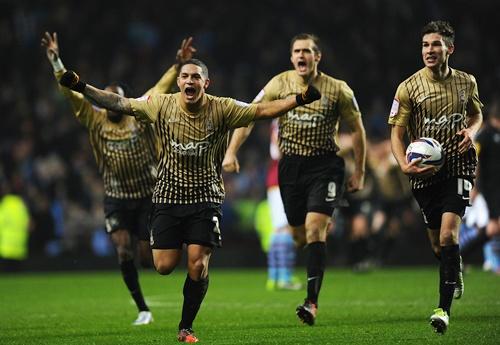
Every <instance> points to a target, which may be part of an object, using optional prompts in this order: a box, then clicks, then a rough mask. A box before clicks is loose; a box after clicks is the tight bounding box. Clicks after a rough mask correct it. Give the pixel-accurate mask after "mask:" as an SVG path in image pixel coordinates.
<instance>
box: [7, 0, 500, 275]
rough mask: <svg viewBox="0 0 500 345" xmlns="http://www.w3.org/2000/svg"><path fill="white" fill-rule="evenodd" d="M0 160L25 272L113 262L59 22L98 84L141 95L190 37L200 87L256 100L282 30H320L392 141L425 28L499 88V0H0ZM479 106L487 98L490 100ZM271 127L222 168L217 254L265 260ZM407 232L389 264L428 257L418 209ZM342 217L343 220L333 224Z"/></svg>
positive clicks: (326, 61)
mask: <svg viewBox="0 0 500 345" xmlns="http://www.w3.org/2000/svg"><path fill="white" fill-rule="evenodd" d="M0 4H1V6H2V11H1V14H0V48H1V51H2V54H1V56H2V57H1V60H2V63H1V65H0V69H1V71H2V72H1V76H2V77H1V78H0V85H1V86H0V110H1V114H2V120H1V125H0V159H1V161H0V164H1V168H2V170H3V175H4V176H3V179H4V181H5V182H7V183H8V185H9V186H10V188H11V189H12V190H13V191H15V192H16V193H19V194H21V195H22V196H23V198H24V199H25V201H26V203H27V205H28V206H29V209H30V213H31V218H32V225H31V227H30V241H29V258H28V260H27V261H26V262H25V263H24V264H23V266H22V267H23V268H24V269H33V270H35V269H42V268H43V269H47V268H50V269H62V268H64V269H71V268H113V267H115V260H116V259H115V258H114V254H113V251H112V248H111V247H110V246H109V243H107V242H106V235H105V234H104V232H103V230H102V227H103V215H102V192H103V191H102V182H101V179H100V177H99V176H98V173H97V170H96V165H95V163H94V159H93V157H92V153H91V148H90V145H89V143H88V138H87V133H86V131H85V129H84V128H83V127H81V126H80V125H79V124H78V122H77V121H76V120H75V118H74V116H73V115H72V113H71V111H70V108H69V105H68V104H67V102H65V100H64V99H63V98H62V97H61V96H60V95H59V93H58V91H57V88H56V85H55V82H54V78H53V75H52V72H51V67H50V65H49V64H48V62H47V60H46V57H45V52H44V51H43V50H42V49H41V47H40V38H41V37H42V34H43V32H44V31H56V32H58V33H59V43H60V47H61V56H62V58H63V61H64V63H65V65H66V67H68V68H72V69H75V70H76V71H79V73H80V74H81V75H82V78H84V79H85V80H87V81H89V82H92V83H93V84H94V85H96V86H99V87H104V86H105V85H106V83H108V82H109V81H115V80H118V81H122V82H125V83H126V84H128V85H130V86H131V87H132V90H133V91H132V95H133V96H140V95H141V93H142V92H144V91H145V90H147V89H148V88H149V87H150V86H151V85H153V84H154V83H155V82H156V80H157V79H158V78H159V77H160V76H161V74H162V73H163V72H164V71H165V70H166V69H167V68H168V67H169V66H170V65H171V64H172V63H173V62H174V56H175V52H176V49H177V47H178V45H179V43H180V41H181V40H182V38H184V37H186V36H189V35H192V36H193V37H194V45H195V47H196V48H197V49H198V52H197V55H196V56H197V57H198V58H200V59H202V60H204V61H205V62H206V63H207V65H208V67H209V70H210V76H211V80H212V84H211V87H210V89H209V93H212V94H215V95H220V96H230V97H234V98H237V99H240V100H243V101H251V100H252V98H253V97H254V96H255V95H256V94H257V93H258V91H259V90H260V89H261V88H262V86H263V85H265V83H266V82H267V81H268V80H269V79H270V77H271V76H273V75H275V74H277V73H278V72H281V71H283V70H285V69H288V68H290V62H289V41H290V38H291V37H292V36H293V35H295V34H297V33H299V32H313V33H316V34H317V35H319V37H320V38H321V41H322V43H321V47H322V52H323V59H322V62H321V64H320V68H321V70H323V71H325V72H326V73H328V74H330V75H333V76H335V77H336V78H339V79H343V80H346V81H347V82H348V83H349V84H350V85H351V87H352V88H353V89H354V91H355V93H356V96H357V100H358V103H359V104H360V107H361V110H362V113H363V116H364V123H365V126H366V128H367V135H368V138H369V139H370V140H371V141H372V142H379V141H380V140H382V139H384V138H387V135H388V129H387V125H386V118H387V112H388V110H389V108H390V104H391V102H392V97H393V94H394V91H395V89H396V87H397V85H398V83H399V82H400V81H401V80H403V79H404V78H406V77H407V76H409V75H411V74H412V73H413V72H415V71H416V70H417V69H419V68H420V67H421V66H422V62H421V57H420V29H421V27H422V26H423V25H424V24H425V23H427V22H428V21H429V20H433V19H444V20H448V21H450V22H451V23H452V25H453V26H454V27H455V30H456V31H457V37H456V47H457V49H456V52H455V54H454V55H453V56H452V58H451V63H450V64H451V66H452V67H454V68H457V69H462V70H465V71H467V72H469V73H472V74H474V75H475V76H476V78H477V80H478V85H479V92H480V96H481V99H482V101H483V103H485V105H486V106H487V105H488V103H490V101H491V100H492V99H493V97H498V91H499V90H498V85H499V81H500V67H499V66H500V65H499V64H498V61H499V60H500V44H499V41H498V35H497V30H496V23H497V18H496V16H498V13H500V3H498V2H497V1H485V0H479V1H475V2H474V4H473V5H472V4H471V2H470V1H464V0H459V1H433V0H428V1H400V0H378V1H377V0H364V1H327V0H324V1H321V0H310V1H302V2H299V1H284V0H277V1H254V2H252V3H250V2H239V1H190V2H188V3H183V2H171V1H164V2H160V1H156V2H149V1H142V2H134V3H128V2H115V1H108V2H98V1H79V2H76V1H43V2H31V1H30V2H28V1H24V2H23V1H11V2H9V1H0ZM485 113H486V114H487V108H486V109H485ZM268 137H269V135H268V127H267V125H266V124H259V125H258V126H257V130H256V131H254V133H253V135H252V136H251V138H250V139H249V140H248V142H247V143H246V144H245V145H244V147H243V149H242V151H241V154H240V161H241V162H242V163H243V166H242V172H241V173H240V174H239V175H226V176H225V181H226V190H227V200H226V203H225V205H224V212H225V216H224V220H223V225H222V226H223V234H224V238H225V246H224V248H223V249H222V250H219V251H218V252H217V254H216V255H214V258H213V265H214V266H215V267H217V266H223V265H233V266H259V265H261V266H263V265H264V264H265V257H264V254H263V253H262V252H261V250H260V247H259V243H258V239H257V236H256V233H255V230H254V229H253V219H252V214H253V210H254V207H255V205H256V203H257V202H258V201H259V200H261V199H263V198H264V196H265V183H264V181H265V171H266V164H267V160H266V159H265V158H264V157H267V156H268ZM412 219H413V224H412V226H409V225H408V226H407V227H405V228H404V229H402V233H401V235H400V236H399V237H398V239H397V242H396V246H395V248H394V252H393V253H392V254H391V260H390V261H389V262H390V263H391V264H425V263H430V262H433V257H432V255H431V253H430V250H429V249H428V244H427V240H426V236H425V234H424V233H423V232H422V231H423V227H422V224H421V220H420V217H419V215H418V214H417V213H415V214H414V217H413V218H412ZM338 228H341V227H340V226H339V227H338ZM329 246H330V248H331V249H330V251H329V252H330V261H331V263H333V264H339V265H342V264H343V263H345V262H346V256H347V251H346V245H345V234H344V233H342V232H341V231H337V232H335V234H334V235H332V236H331V238H330V239H329Z"/></svg>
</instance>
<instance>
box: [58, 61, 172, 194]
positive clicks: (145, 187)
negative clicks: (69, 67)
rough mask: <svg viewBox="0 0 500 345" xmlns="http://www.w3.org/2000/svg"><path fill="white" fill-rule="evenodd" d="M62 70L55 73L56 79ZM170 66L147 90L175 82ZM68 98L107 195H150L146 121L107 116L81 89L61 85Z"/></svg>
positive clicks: (152, 171) (151, 160)
mask: <svg viewBox="0 0 500 345" xmlns="http://www.w3.org/2000/svg"><path fill="white" fill-rule="evenodd" d="M63 72H64V71H61V72H59V73H56V78H57V79H59V78H60V77H61V75H62V74H63ZM176 75H177V71H176V68H175V67H174V66H173V67H172V68H170V69H169V70H168V71H167V72H166V73H165V74H164V75H163V77H162V78H161V79H160V81H159V82H158V83H157V84H156V85H155V86H154V87H153V88H152V89H150V90H149V91H148V92H147V93H146V94H155V93H159V92H165V91H167V90H168V89H170V88H171V85H173V84H174V83H175V79H176ZM60 90H61V92H62V93H63V94H64V95H65V96H66V97H67V98H68V99H69V100H70V102H71V106H72V108H73V111H74V113H75V115H76V117H77V119H78V120H79V121H80V123H82V124H83V125H84V126H85V127H87V129H88V132H89V139H90V144H91V146H92V150H93V153H94V157H95V160H96V162H97V166H98V169H99V172H100V173H101V175H102V177H103V181H104V193H105V195H106V196H109V197H113V198H118V199H139V198H146V197H151V195H152V193H153V187H154V184H155V182H156V164H157V159H156V138H155V133H154V128H153V127H152V126H151V124H149V123H141V122H139V121H137V120H136V119H135V118H134V117H132V116H123V118H122V119H121V121H120V122H118V123H114V122H111V121H110V120H108V117H107V110H105V109H102V108H98V107H95V106H93V105H92V104H91V103H90V102H89V101H87V100H86V99H85V98H84V97H83V96H82V95H81V94H80V93H77V92H73V91H71V90H69V89H67V88H64V87H60Z"/></svg>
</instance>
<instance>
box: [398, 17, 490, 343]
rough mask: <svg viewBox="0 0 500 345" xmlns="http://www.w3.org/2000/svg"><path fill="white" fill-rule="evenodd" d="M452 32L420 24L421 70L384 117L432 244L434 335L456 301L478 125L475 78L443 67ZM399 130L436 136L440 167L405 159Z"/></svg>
mask: <svg viewBox="0 0 500 345" xmlns="http://www.w3.org/2000/svg"><path fill="white" fill-rule="evenodd" d="M454 37H455V33H454V30H453V28H452V27H451V25H450V24H449V23H447V22H444V21H433V22H430V23H428V24H427V25H426V26H424V28H423V30H422V59H423V62H424V67H423V68H422V69H420V70H419V71H417V72H416V73H415V74H413V75H412V76H411V77H409V78H408V79H406V80H405V81H403V82H402V83H401V84H400V85H399V87H398V89H397V91H396V96H395V98H394V102H393V104H392V108H391V111H390V114H389V121H388V122H389V124H390V125H392V129H391V144H392V152H393V154H394V157H395V158H396V160H397V161H398V164H399V166H400V167H401V170H402V171H403V173H405V174H406V175H408V176H409V178H410V184H411V187H412V192H413V195H414V197H415V199H416V200H417V202H418V204H419V206H420V208H421V210H422V213H423V215H424V220H425V222H426V224H427V227H428V230H427V232H428V236H429V240H430V243H431V246H432V249H433V251H434V253H435V255H436V257H437V258H438V259H439V260H440V269H439V296H440V297H439V305H438V307H437V308H436V309H435V310H434V313H433V314H432V316H431V317H430V323H431V326H432V327H433V329H434V331H435V332H437V333H441V334H443V333H444V332H445V331H446V329H447V327H448V324H449V317H450V309H451V304H452V300H453V297H454V294H455V297H456V298H459V297H460V296H461V293H462V292H463V278H462V276H461V269H460V261H461V260H460V253H459V245H458V230H459V226H460V222H461V217H462V216H463V214H464V211H465V208H466V207H467V206H468V204H469V192H470V190H471V189H472V184H473V179H474V170H475V168H476V164H477V158H476V150H475V148H474V146H473V145H472V138H473V137H474V136H475V134H476V132H477V131H478V129H479V128H480V126H481V122H482V113H481V107H482V104H481V102H480V100H479V95H478V90H477V84H476V80H475V78H474V77H473V76H472V75H470V74H468V73H465V72H462V71H458V70H456V69H452V68H450V67H449V65H448V60H449V58H450V55H451V54H453V52H454V50H455V46H454ZM405 133H407V134H408V137H409V139H410V141H413V140H415V139H418V138H419V137H431V138H434V139H436V140H437V141H439V142H440V143H441V144H442V146H443V149H444V152H445V159H446V161H445V164H444V166H443V167H442V168H441V169H440V170H439V171H437V170H438V169H437V168H436V167H420V166H419V162H420V160H414V161H412V162H411V163H408V162H407V161H406V157H405V148H406V145H405V141H404V135H405ZM455 290H456V291H455Z"/></svg>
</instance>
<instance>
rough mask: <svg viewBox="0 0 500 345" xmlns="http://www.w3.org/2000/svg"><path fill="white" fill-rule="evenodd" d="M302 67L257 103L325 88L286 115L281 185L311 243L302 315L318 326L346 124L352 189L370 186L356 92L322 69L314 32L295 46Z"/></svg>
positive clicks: (239, 136) (227, 163)
mask: <svg viewBox="0 0 500 345" xmlns="http://www.w3.org/2000/svg"><path fill="white" fill-rule="evenodd" d="M290 51H291V57H290V60H291V62H292V64H293V67H294V69H293V70H290V71H286V72H283V73H281V74H278V75H277V76H275V77H274V78H272V79H271V81H269V83H267V85H266V86H265V87H264V89H263V90H262V91H261V92H260V93H259V94H258V95H257V97H256V99H255V101H254V102H255V103H259V102H262V101H269V100H275V99H284V98H286V97H288V95H290V94H294V93H297V92H298V91H299V90H301V89H302V88H304V87H306V86H307V85H313V86H314V87H316V88H317V89H318V90H320V92H321V94H322V97H321V99H320V100H318V101H317V102H314V103H311V104H309V105H305V106H302V107H299V108H297V109H294V110H291V111H289V112H288V113H287V114H286V115H285V116H282V117H280V118H279V137H278V139H279V148H280V151H281V152H282V154H283V157H282V158H281V160H280V162H279V172H278V174H279V187H280V191H281V196H282V199H283V204H284V207H285V213H286V216H287V218H288V222H289V224H290V226H291V227H292V229H293V232H294V236H295V241H296V244H297V246H298V247H302V246H304V245H305V244H307V247H306V249H307V251H308V258H307V296H306V299H305V301H304V303H303V304H301V305H299V306H298V307H297V308H296V313H297V316H298V317H299V318H300V320H301V321H303V322H304V323H307V324H308V325H313V324H314V321H315V318H316V313H317V307H318V295H319V292H320V289H321V283H322V280H323V275H324V271H325V267H326V235H327V229H328V226H329V224H330V222H331V217H332V214H333V211H334V209H335V207H337V206H339V203H340V202H341V200H342V194H343V189H344V188H343V184H344V160H343V159H342V158H341V157H339V156H337V154H336V152H337V151H338V150H339V146H338V145H337V142H336V136H337V130H338V126H339V122H341V121H343V122H346V123H347V125H348V126H349V127H350V129H351V131H352V137H353V142H354V145H353V146H354V158H355V170H354V173H353V175H352V176H350V177H349V179H348V182H347V189H348V191H349V192H355V191H357V190H359V189H361V188H363V184H364V176H365V160H366V137H365V130H364V127H363V122H362V120H361V113H360V111H359V108H358V104H357V102H356V99H355V97H354V93H353V91H352V90H351V88H350V87H349V86H348V85H347V83H345V82H344V81H341V80H338V79H334V78H332V77H330V76H328V75H326V74H324V73H323V72H320V71H319V70H318V64H319V62H320V61H321V56H322V55H321V51H320V49H319V40H318V38H317V37H316V36H314V35H312V34H299V35H297V36H295V37H294V38H293V39H292V41H291V45H290ZM250 131H251V128H241V129H238V130H236V131H235V132H234V134H233V138H232V139H231V143H230V146H229V148H228V151H227V153H226V157H225V160H224V167H225V169H226V170H227V171H236V170H237V169H239V165H238V161H237V159H236V152H237V150H238V149H239V147H240V146H241V144H242V143H243V141H244V140H245V138H246V137H247V136H248V135H249V133H250Z"/></svg>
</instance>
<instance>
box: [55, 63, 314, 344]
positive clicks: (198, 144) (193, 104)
mask: <svg viewBox="0 0 500 345" xmlns="http://www.w3.org/2000/svg"><path fill="white" fill-rule="evenodd" d="M60 83H61V84H62V85H64V86H67V87H69V88H71V89H73V90H76V91H78V92H81V93H83V94H84V95H85V96H87V97H89V98H91V99H93V100H94V101H95V102H96V103H97V104H100V105H101V106H103V107H105V108H107V109H109V110H112V111H118V112H121V113H125V114H130V115H133V116H135V117H137V118H139V119H141V120H144V121H147V122H151V123H154V126H155V130H156V133H157V140H158V145H157V146H158V148H159V160H160V161H159V164H158V181H157V183H156V186H155V190H154V193H153V203H154V208H153V212H152V215H151V230H150V235H151V238H150V241H151V246H152V248H153V260H154V264H155V267H156V270H157V271H158V272H159V273H160V274H170V273H171V272H172V271H173V270H174V269H175V267H176V266H177V265H178V263H179V261H180V259H181V256H182V245H183V244H186V245H187V256H188V260H187V262H188V275H187V277H186V280H185V283H184V288H183V293H184V304H183V307H182V318H181V321H180V323H179V332H178V335H177V338H178V340H179V341H181V342H197V341H198V338H197V337H196V336H195V334H194V332H193V329H192V324H193V321H194V319H195V317H196V314H197V313H198V310H199V308H200V305H201V303H202V301H203V298H204V296H205V294H206V292H207V289H208V281H209V280H208V263H209V259H210V256H211V254H212V251H213V248H214V247H218V246H221V231H220V228H219V220H220V217H221V204H222V202H223V199H224V185H223V181H222V171H221V170H222V159H223V157H224V152H225V151H226V148H227V143H228V138H229V132H230V131H231V130H232V129H234V128H236V127H243V126H248V124H249V123H250V122H252V121H254V120H259V119H266V118H272V117H277V116H279V115H282V114H284V113H285V112H287V111H289V110H291V109H293V108H296V107H297V106H300V105H304V104H308V103H311V102H313V101H315V100H317V99H319V98H320V97H321V94H320V93H319V91H318V90H317V89H315V88H314V87H312V86H310V87H308V88H307V89H306V87H304V89H302V90H300V91H303V92H302V93H299V94H298V95H293V96H291V97H288V98H286V99H283V100H277V101H274V102H267V103H261V104H257V105H249V104H246V103H243V102H239V101H236V100H234V99H231V98H222V97H215V96H211V95H208V94H206V93H205V91H206V89H207V88H208V86H209V84H210V80H209V78H208V68H207V67H206V65H205V64H204V63H203V62H201V61H200V60H196V59H191V60H188V61H186V62H185V63H184V64H182V66H181V69H180V73H179V76H178V78H177V85H178V86H179V89H180V92H179V93H176V94H173V95H167V94H165V95H149V96H144V97H141V98H139V99H129V98H125V97H123V96H121V95H118V94H115V93H111V92H106V91H104V90H100V89H97V88H95V87H93V86H91V85H87V84H85V83H83V82H82V81H80V80H79V77H78V75H77V74H76V73H74V72H66V73H65V75H63V77H62V78H61V80H60ZM304 90H305V91H304Z"/></svg>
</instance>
